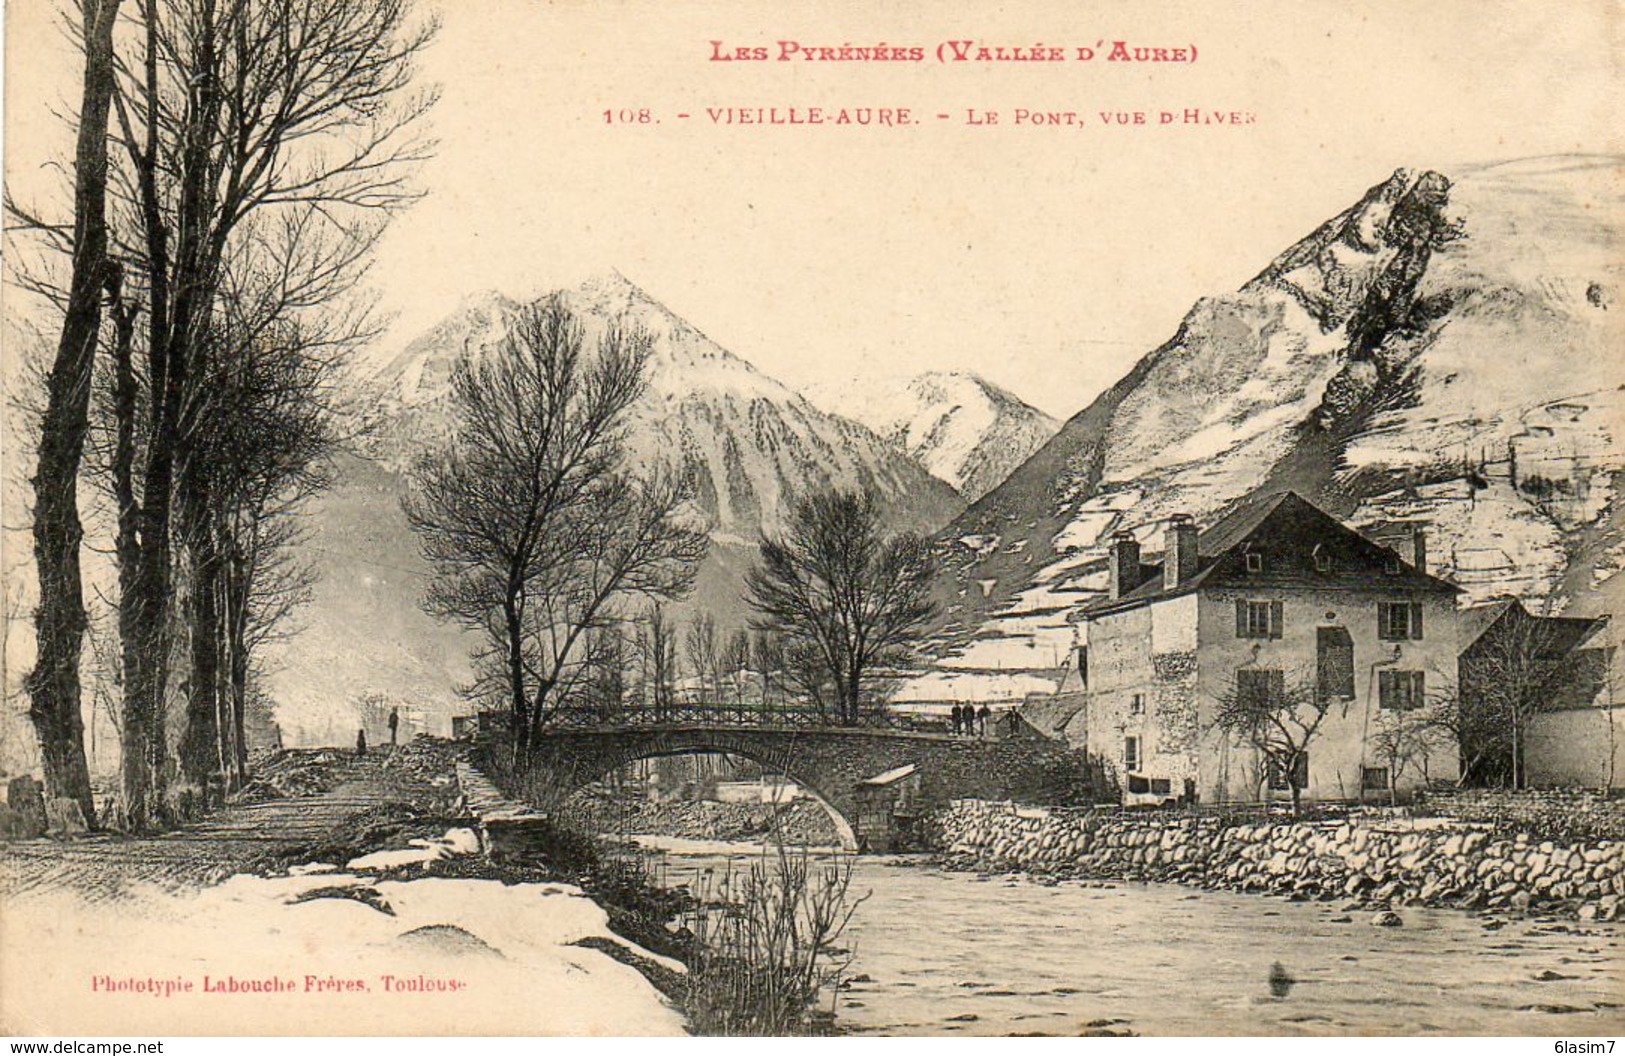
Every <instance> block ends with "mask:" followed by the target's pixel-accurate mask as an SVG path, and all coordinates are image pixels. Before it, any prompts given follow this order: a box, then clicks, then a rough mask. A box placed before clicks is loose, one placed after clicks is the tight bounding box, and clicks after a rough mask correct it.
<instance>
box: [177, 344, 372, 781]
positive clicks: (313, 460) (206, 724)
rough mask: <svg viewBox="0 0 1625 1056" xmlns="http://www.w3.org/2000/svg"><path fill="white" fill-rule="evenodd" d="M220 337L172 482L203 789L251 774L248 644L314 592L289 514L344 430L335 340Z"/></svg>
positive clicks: (188, 773) (192, 750) (324, 468)
mask: <svg viewBox="0 0 1625 1056" xmlns="http://www.w3.org/2000/svg"><path fill="white" fill-rule="evenodd" d="M231 320H232V316H231V314H229V313H223V315H222V323H223V324H224V323H229V322H230V321H231ZM215 340H216V342H218V344H219V345H220V346H222V347H218V348H216V349H214V350H213V352H214V354H212V355H210V356H208V357H206V358H205V359H204V360H203V363H202V365H203V367H204V371H203V372H202V373H201V374H200V376H199V377H198V381H199V383H200V384H199V385H198V389H197V393H198V396H197V399H196V400H195V401H194V402H193V404H192V405H191V407H190V408H189V414H188V416H187V432H188V434H189V437H190V441H189V445H188V446H189V449H190V451H191V457H190V459H189V461H188V464H187V466H186V467H185V470H184V472H183V473H182V474H181V478H180V481H179V482H178V492H179V495H180V516H179V518H178V524H179V526H180V536H179V538H180V541H181V543H182V546H183V549H184V551H185V553H186V555H187V557H188V563H187V565H186V567H185V569H184V572H185V574H186V577H187V580H188V588H189V590H188V609H189V613H188V615H189V627H188V637H189V646H190V660H191V670H190V673H189V677H188V679H187V687H188V691H187V697H188V700H187V724H186V731H185V734H184V736H183V739H182V742H181V746H180V753H179V761H180V764H181V773H182V775H183V776H185V777H186V778H187V779H188V780H189V781H191V782H192V783H193V784H196V785H199V786H202V785H204V784H205V783H206V782H207V779H208V777H209V775H210V774H211V773H216V772H218V773H222V774H226V775H228V780H229V781H230V782H240V781H242V780H243V779H244V778H245V777H246V768H247V741H246V737H245V725H244V720H245V708H246V705H247V701H248V695H249V686H248V674H249V671H250V669H251V668H252V667H253V665H254V651H255V648H256V647H257V646H258V645H259V644H262V643H263V642H264V641H266V640H268V639H269V638H270V637H272V636H273V635H275V634H277V633H279V630H280V629H281V628H282V627H284V626H285V624H286V621H287V620H288V619H289V618H290V617H291V616H292V613H293V611H294V608H295V606H296V604H297V603H299V602H301V601H303V600H304V599H305V597H306V596H307V594H308V586H309V565H308V563H307V562H305V561H302V560H300V559H298V558H296V557H295V556H293V554H292V553H291V552H290V551H291V549H292V548H293V547H294V546H295V545H296V544H297V543H298V542H299V541H300V537H301V528H300V526H299V522H298V519H297V517H298V513H299V510H300V509H301V507H302V506H303V504H304V503H305V502H306V501H307V500H308V499H309V498H310V497H311V496H313V495H315V494H316V493H317V492H319V491H321V490H322V489H323V488H325V487H326V486H327V485H328V484H329V483H330V481H331V469H330V457H331V455H332V453H333V451H334V450H335V448H336V447H337V445H338V443H339V441H340V438H341V437H340V432H339V428H338V422H337V416H338V414H339V410H338V407H337V405H336V397H335V393H334V389H333V385H334V381H335V378H336V376H337V374H338V372H339V370H340V369H341V367H342V364H343V360H342V356H341V355H340V354H339V351H338V350H342V347H343V346H342V344H340V345H338V346H334V345H333V344H331V343H330V342H328V341H325V340H313V339H312V337H311V336H310V335H309V333H308V332H307V331H306V330H305V329H304V328H302V327H300V326H298V325H294V324H283V325H280V326H259V325H254V326H229V325H221V326H219V327H217V336H216V337H215ZM335 349H337V350H335Z"/></svg>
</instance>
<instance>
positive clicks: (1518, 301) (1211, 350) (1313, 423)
mask: <svg viewBox="0 0 1625 1056" xmlns="http://www.w3.org/2000/svg"><path fill="white" fill-rule="evenodd" d="M1622 189H1625V161H1622V160H1621V159H1618V158H1593V157H1572V158H1551V159H1532V160H1527V161H1520V162H1512V163H1505V164H1500V165H1493V166H1486V167H1481V168H1477V169H1470V170H1464V171H1461V172H1459V173H1456V174H1454V176H1453V177H1452V178H1447V177H1446V176H1444V175H1442V174H1439V173H1432V172H1426V173H1415V172H1407V171H1404V170H1401V171H1400V172H1397V173H1395V174H1394V175H1393V176H1392V177H1390V178H1389V179H1387V180H1384V181H1383V182H1381V183H1379V184H1377V185H1376V186H1374V187H1372V188H1371V189H1370V190H1369V191H1367V192H1366V193H1365V194H1364V195H1363V196H1362V197H1360V198H1359V200H1358V201H1357V202H1355V204H1353V205H1352V206H1350V207H1349V208H1348V209H1347V210H1345V211H1344V212H1343V213H1341V214H1339V215H1338V216H1336V217H1334V218H1332V219H1331V220H1329V221H1327V222H1326V223H1325V224H1323V225H1322V226H1321V227H1320V228H1318V229H1317V230H1316V231H1314V232H1312V233H1311V234H1310V235H1309V236H1308V237H1306V238H1305V239H1303V240H1302V241H1300V242H1299V243H1297V244H1296V245H1294V246H1292V247H1290V248H1289V249H1287V250H1286V251H1285V252H1284V253H1282V254H1281V255H1280V256H1278V257H1277V258H1276V259H1275V260H1273V261H1271V262H1269V264H1268V265H1267V266H1266V267H1264V269H1263V270H1262V271H1261V272H1260V273H1259V274H1258V276H1257V277H1256V278H1254V279H1253V280H1251V281H1250V282H1248V283H1247V284H1246V285H1244V286H1243V287H1242V288H1241V289H1240V290H1237V291H1235V292H1234V293H1229V294H1221V295H1217V296H1214V297H1210V298H1205V299H1203V300H1201V301H1199V302H1198V303H1197V304H1196V305H1195V306H1194V307H1193V308H1192V309H1191V310H1190V312H1189V313H1188V314H1187V315H1186V316H1185V318H1184V320H1183V321H1182V322H1181V323H1180V324H1179V326H1178V328H1177V330H1176V332H1175V334H1174V336H1173V337H1172V338H1171V339H1170V340H1169V341H1168V342H1167V343H1165V344H1163V345H1162V346H1160V347H1159V348H1157V349H1155V350H1153V351H1152V352H1150V353H1149V354H1147V355H1146V356H1145V357H1144V358H1143V359H1141V360H1140V362H1139V363H1138V364H1136V365H1135V367H1134V368H1133V369H1132V370H1131V371H1130V372H1129V373H1128V374H1127V375H1125V376H1124V377H1123V378H1122V379H1121V380H1120V381H1118V382H1117V384H1115V385H1114V386H1112V387H1111V388H1110V389H1109V390H1107V391H1106V392H1104V393H1102V394H1101V395H1100V396H1099V397H1098V398H1097V399H1096V400H1095V401H1094V402H1093V403H1092V404H1091V405H1090V406H1089V407H1087V408H1086V409H1084V410H1083V411H1082V412H1080V413H1079V414H1077V415H1076V416H1074V417H1073V418H1072V419H1071V420H1069V421H1068V422H1066V423H1065V424H1064V425H1063V426H1062V427H1061V429H1060V430H1059V432H1058V433H1057V434H1056V436H1055V437H1054V438H1053V439H1051V440H1050V442H1049V443H1047V444H1046V445H1045V446H1044V447H1042V448H1041V449H1039V450H1038V451H1037V452H1036V453H1035V454H1034V455H1033V456H1032V457H1031V458H1030V459H1028V460H1027V462H1026V463H1024V464H1023V465H1022V466H1021V467H1019V468H1018V469H1017V470H1016V471H1015V472H1014V473H1013V474H1011V476H1010V477H1009V478H1008V479H1007V480H1006V481H1005V482H1004V483H1003V484H1001V485H1000V486H999V487H997V488H995V489H993V490H992V491H991V492H989V493H988V494H987V495H985V496H983V497H982V498H981V499H979V500H978V501H977V502H975V503H974V504H973V505H972V506H971V507H970V508H969V509H968V510H966V512H965V513H964V514H962V515H961V516H960V517H959V518H958V519H957V520H956V521H955V522H954V524H953V525H951V526H950V527H949V528H948V529H947V530H945V531H944V532H943V533H942V536H941V539H942V543H943V550H944V553H945V555H946V557H947V562H948V564H949V566H950V569H951V574H950V575H949V576H947V577H945V579H944V583H943V589H942V597H943V600H944V602H945V603H946V604H947V606H948V609H949V611H948V618H947V620H946V621H945V624H944V626H943V628H942V631H941V634H940V636H939V638H938V640H937V643H936V649H937V651H938V653H939V657H940V659H939V669H938V670H937V671H936V672H934V673H933V674H932V675H930V676H928V677H926V678H923V679H921V680H919V681H918V682H917V683H915V684H914V685H912V686H911V687H909V688H908V689H907V690H906V693H907V694H908V695H912V696H916V697H932V696H952V695H960V696H966V695H981V696H1019V695H1020V694H1021V693H1023V692H1025V691H1028V690H1033V689H1041V688H1043V687H1045V686H1052V685H1053V684H1054V680H1055V677H1056V674H1057V672H1056V671H1055V666H1056V665H1057V664H1058V663H1059V662H1060V659H1061V658H1062V657H1065V656H1066V655H1067V651H1068V649H1069V647H1070V645H1071V644H1072V643H1073V641H1074V640H1075V634H1074V632H1075V625H1074V624H1073V623H1072V622H1070V621H1069V619H1068V617H1069V616H1070V615H1071V614H1072V613H1073V612H1074V611H1075V609H1076V607H1077V606H1078V605H1080V604H1081V603H1084V602H1086V601H1088V600H1090V599H1092V598H1094V597H1098V596H1099V595H1100V593H1101V592H1102V591H1103V590H1104V588H1105V570H1104V544H1105V541H1106V540H1107V538H1108V537H1109V536H1110V535H1111V533H1112V532H1114V531H1117V530H1120V529H1128V530H1132V531H1134V532H1135V533H1136V534H1137V535H1138V536H1139V537H1140V540H1141V542H1142V543H1143V544H1144V545H1145V547H1146V554H1147V560H1155V554H1156V552H1157V551H1159V550H1160V548H1161V531H1160V523H1159V522H1160V521H1161V520H1162V519H1164V518H1165V517H1166V516H1167V515H1168V514H1171V513H1174V512H1187V513H1191V514H1193V515H1194V516H1195V517H1196V518H1197V519H1198V521H1199V522H1202V523H1210V522H1211V521H1213V520H1214V519H1216V518H1217V517H1219V516H1221V515H1222V514H1223V513H1224V512H1226V510H1227V509H1229V508H1230V507H1231V506H1232V505H1233V504H1235V503H1236V502H1237V501H1239V500H1240V499H1242V498H1243V497H1245V496H1246V495H1248V494H1250V493H1253V492H1255V491H1273V490H1282V489H1285V488H1288V487H1290V488H1293V489H1296V490H1298V491H1299V492H1300V493H1302V494H1304V495H1306V496H1308V497H1310V498H1311V499H1313V500H1314V501H1316V502H1317V503H1319V504H1320V505H1322V506H1324V507H1325V508H1326V509H1328V510H1330V511H1331V512H1333V513H1335V514H1337V515H1338V516H1341V517H1344V518H1346V519H1348V520H1350V521H1351V522H1352V523H1354V524H1355V525H1356V526H1358V527H1361V528H1362V529H1365V530H1366V531H1368V532H1369V533H1371V534H1373V535H1375V536H1377V537H1379V538H1381V537H1383V536H1385V535H1386V534H1387V533H1390V532H1393V531H1395V530H1396V528H1397V527H1399V526H1401V525H1403V524H1407V523H1409V522H1415V521H1422V522H1426V523H1427V524H1428V525H1429V526H1430V532H1431V534H1432V537H1433V543H1432V546H1431V551H1432V554H1433V557H1432V563H1433V567H1434V569H1435V570H1436V571H1437V572H1439V573H1441V574H1443V575H1445V576H1447V577H1449V578H1452V579H1454V580H1455V581H1456V582H1458V583H1460V584H1461V585H1462V586H1463V587H1464V588H1465V589H1466V591H1467V595H1468V598H1469V599H1475V598H1484V597H1488V596H1492V595H1495V594H1500V593H1508V592H1511V593H1516V594H1519V595H1521V596H1523V597H1525V598H1528V599H1531V600H1532V601H1534V602H1536V603H1538V604H1547V605H1549V606H1550V608H1551V609H1553V610H1560V609H1562V608H1563V607H1565V606H1567V605H1570V604H1574V603H1577V602H1579V603H1582V604H1586V599H1587V597H1588V596H1589V595H1590V594H1591V592H1592V591H1594V590H1595V589H1596V588H1597V587H1598V586H1599V585H1600V584H1601V583H1603V582H1604V581H1605V580H1606V579H1607V578H1608V577H1610V576H1612V575H1613V574H1614V573H1615V572H1616V571H1617V570H1618V569H1619V568H1620V567H1621V565H1622V564H1625V524H1622V512H1621V511H1622V508H1625V506H1622V504H1621V502H1620V500H1619V496H1618V490H1617V487H1616V485H1617V482H1618V478H1619V472H1620V469H1621V466H1622V464H1625V448H1622V446H1621V445H1622V442H1625V435H1622V432H1625V397H1622V382H1625V369H1622V360H1621V350H1622V347H1625V341H1622V337H1625V321H1622V319H1621V310H1620V304H1619V293H1620V289H1621V285H1622V282H1625V276H1622V269H1625V263H1622V262H1625V252H1622V250H1625V232H1622V230H1621V223H1622V220H1621V218H1622V217H1625V210H1622V209H1621V205H1622V202H1621V199H1622ZM1587 607H1589V605H1587Z"/></svg>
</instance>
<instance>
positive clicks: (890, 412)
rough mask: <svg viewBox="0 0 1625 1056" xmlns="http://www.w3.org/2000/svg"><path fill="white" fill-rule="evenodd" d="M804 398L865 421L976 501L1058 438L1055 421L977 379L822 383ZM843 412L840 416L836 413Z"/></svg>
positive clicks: (950, 376)
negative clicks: (1050, 441) (1055, 436)
mask: <svg viewBox="0 0 1625 1056" xmlns="http://www.w3.org/2000/svg"><path fill="white" fill-rule="evenodd" d="M806 395H807V398H808V399H810V400H812V401H813V402H814V403H816V404H818V405H819V406H820V407H824V408H825V409H828V410H830V411H831V412H832V413H840V414H843V415H845V416H846V417H848V418H851V419H853V420H855V421H858V422H861V423H862V424H864V425H866V426H868V427H869V428H870V429H872V430H874V432H875V433H877V434H878V435H879V436H880V437H882V438H883V439H885V440H887V441H888V442H890V443H891V444H892V445H893V446H895V447H896V448H897V449H898V450H900V451H903V452H905V453H906V454H907V455H908V456H909V457H910V458H912V459H913V460H914V461H915V462H917V463H918V464H920V465H921V466H923V467H925V469H927V470H928V471H930V473H931V474H932V475H933V476H935V477H936V478H937V479H939V480H942V481H946V482H947V483H948V484H950V485H952V486H953V487H954V489H955V490H957V491H958V492H959V493H960V494H961V495H963V496H964V497H965V498H966V499H969V500H972V501H974V500H975V499H978V498H980V497H981V496H983V495H985V494H986V493H987V492H989V491H991V490H992V489H993V488H994V487H996V486H998V485H999V484H1000V483H1002V482H1003V481H1004V478H1005V477H1007V476H1009V475H1010V471H1011V470H1013V469H1015V468H1016V467H1017V466H1019V465H1021V464H1022V463H1023V462H1024V461H1026V460H1027V456H1029V455H1031V454H1032V453H1033V452H1034V451H1036V450H1037V449H1038V448H1039V447H1040V446H1041V445H1042V444H1043V443H1044V441H1046V440H1048V439H1049V438H1050V437H1051V436H1053V435H1055V430H1056V428H1057V426H1058V425H1059V423H1058V422H1056V421H1055V419H1053V418H1051V417H1050V416H1049V415H1047V414H1045V413H1044V412H1043V411H1040V410H1038V409H1037V408H1036V407H1033V406H1032V405H1030V404H1028V403H1026V402H1025V401H1023V400H1022V399H1021V398H1020V397H1019V396H1016V395H1015V394H1014V393H1011V392H1009V391H1007V390H1005V389H1002V388H1000V387H999V386H997V385H995V384H993V383H992V382H990V381H988V380H987V379H986V378H983V377H981V376H979V375H977V374H972V373H968V372H963V371H929V372H927V373H924V374H920V375H918V376H916V377H913V378H909V379H907V380H905V381H899V382H898V383H896V384H888V383H885V382H883V381H882V382H876V381H875V380H874V379H868V380H863V379H856V378H854V379H848V380H847V381H844V382H841V383H834V384H832V383H825V384H823V385H819V386H817V387H815V388H812V389H808V390H807V391H806ZM837 409H838V411H837Z"/></svg>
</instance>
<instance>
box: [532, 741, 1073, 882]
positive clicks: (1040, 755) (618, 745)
mask: <svg viewBox="0 0 1625 1056" xmlns="http://www.w3.org/2000/svg"><path fill="white" fill-rule="evenodd" d="M702 752H717V753H723V754H727V755H734V756H738V757H740V758H744V759H750V760H752V761H754V762H756V763H758V764H760V765H761V766H763V767H765V768H766V769H768V770H770V771H772V772H774V773H780V774H784V775H785V776H786V777H788V778H789V779H791V780H792V781H795V782H796V784H797V785H799V786H800V787H801V788H804V789H806V790H807V792H808V793H809V794H810V795H811V796H812V797H813V798H814V799H815V800H817V801H818V803H819V804H820V805H821V806H822V807H823V808H824V809H825V811H826V812H827V813H828V814H829V816H830V818H831V819H832V821H833V823H834V824H835V827H836V829H837V831H838V832H839V834H840V837H841V842H842V844H843V845H844V846H845V847H847V848H849V849H853V850H856V849H858V848H859V846H860V843H861V842H863V841H860V838H859V833H863V834H864V839H865V840H868V839H871V838H872V837H873V836H874V835H875V834H871V833H869V832H868V831H867V828H866V827H867V826H869V825H871V824H876V822H875V821H874V820H873V819H871V818H870V817H869V815H868V814H865V815H864V816H863V817H862V818H860V817H859V809H858V802H859V789H860V788H861V787H862V786H863V784H864V783H865V782H866V781H868V780H869V779H871V778H874V777H877V776H879V775H881V774H886V773H890V772H894V771H896V770H898V769H900V768H902V767H904V766H906V765H910V764H912V765H914V766H915V767H916V768H917V774H918V777H917V778H916V779H915V780H916V781H917V783H916V784H915V785H914V786H913V788H912V792H911V795H910V809H911V811H912V814H913V816H914V817H919V816H920V814H921V812H926V811H930V810H934V809H937V808H940V807H942V806H945V805H946V804H947V803H948V801H949V800H950V799H952V798H955V797H969V798H981V799H1021V800H1025V801H1027V802H1048V803H1054V802H1063V801H1071V800H1059V799H1055V798H1052V797H1051V793H1052V791H1053V789H1054V787H1055V781H1056V777H1057V774H1064V775H1066V776H1067V782H1068V783H1070V782H1071V777H1072V775H1077V776H1082V775H1083V774H1084V773H1085V771H1084V769H1083V766H1082V763H1083V760H1082V757H1081V756H1079V755H1077V753H1073V752H1071V751H1069V750H1067V749H1066V748H1065V746H1064V745H1058V744H1055V743H1054V742H1050V741H1048V740H1046V739H1044V738H1009V739H986V740H984V739H979V738H965V737H953V736H949V735H947V734H937V733H924V732H916V731H909V730H893V729H870V728H864V727H811V728H774V727H765V726H744V725H726V726H725V725H717V724H710V723H682V722H678V723H673V724H667V725H660V724H656V723H653V722H648V723H643V724H631V725H619V726H607V725H604V726H558V727H553V728H550V729H544V730H543V731H541V733H540V735H539V736H538V737H537V738H536V740H535V741H534V742H533V743H532V745H531V748H530V751H529V752H528V753H527V755H526V757H525V759H524V760H523V761H522V762H520V764H519V766H518V767H517V768H516V772H514V773H513V775H512V777H513V780H514V782H515V787H514V788H513V790H512V792H511V794H515V795H518V796H520V797H521V798H523V799H525V800H526V801H528V802H530V803H531V804H532V805H534V806H540V807H543V808H547V807H550V806H556V805H557V804H558V803H560V802H562V801H563V799H564V798H565V797H567V796H569V795H570V794H572V793H573V792H575V791H576V790H578V789H580V788H581V787H582V786H584V785H587V784H590V783H591V782H593V781H596V780H599V779H601V778H603V777H605V776H607V775H608V774H610V773H612V772H613V771H615V770H617V769H619V768H621V767H623V766H625V765H627V764H628V763H631V762H634V761H636V760H639V759H653V758H660V757H662V756H672V755H694V754H698V753H702ZM883 800H884V797H881V801H883ZM1078 801H1081V802H1087V801H1088V798H1087V797H1085V798H1084V799H1082V800H1078ZM879 805H880V803H879V802H877V806H879ZM883 824H885V825H887V826H890V825H891V824H892V818H891V817H890V816H888V817H887V818H886V819H885V821H884V822H883ZM888 832H889V830H888ZM888 838H889V836H888Z"/></svg>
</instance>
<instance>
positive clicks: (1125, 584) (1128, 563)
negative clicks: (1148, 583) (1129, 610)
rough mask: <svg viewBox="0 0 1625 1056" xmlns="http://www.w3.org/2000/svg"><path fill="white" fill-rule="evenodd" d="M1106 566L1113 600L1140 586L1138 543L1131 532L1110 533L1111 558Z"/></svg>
mask: <svg viewBox="0 0 1625 1056" xmlns="http://www.w3.org/2000/svg"><path fill="white" fill-rule="evenodd" d="M1106 564H1107V569H1108V571H1109V572H1110V576H1111V596H1112V598H1113V599H1116V598H1120V597H1122V596H1123V595H1124V594H1127V593H1128V592H1129V591H1131V590H1133V589H1134V588H1135V587H1137V586H1139V585H1140V543H1139V540H1137V539H1135V538H1134V533H1133V532H1127V531H1123V532H1113V533H1112V545H1111V556H1110V557H1109V558H1108V559H1107V562H1106Z"/></svg>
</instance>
